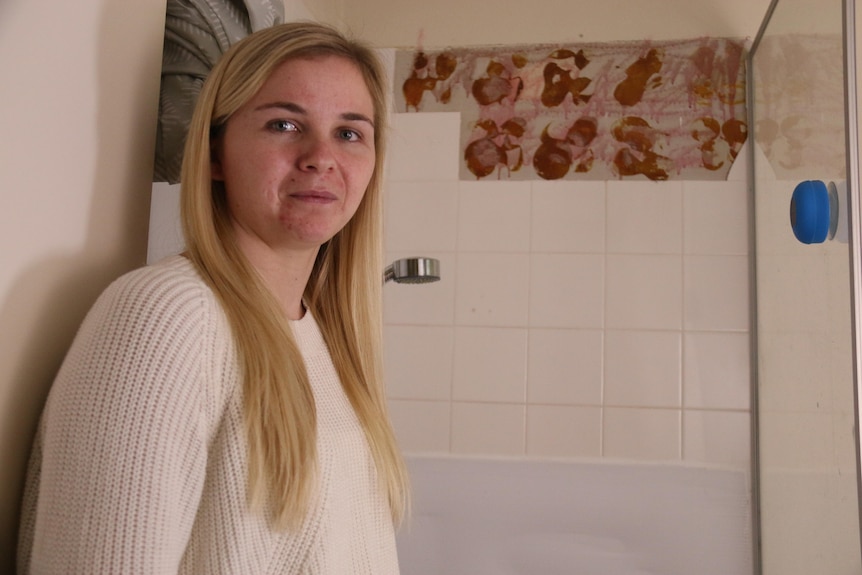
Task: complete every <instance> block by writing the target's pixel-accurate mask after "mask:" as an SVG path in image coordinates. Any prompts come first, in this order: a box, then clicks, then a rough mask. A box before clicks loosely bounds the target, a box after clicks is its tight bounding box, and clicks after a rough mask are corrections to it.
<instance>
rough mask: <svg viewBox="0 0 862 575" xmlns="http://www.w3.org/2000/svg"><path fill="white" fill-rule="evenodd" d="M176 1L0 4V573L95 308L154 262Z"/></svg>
mask: <svg viewBox="0 0 862 575" xmlns="http://www.w3.org/2000/svg"><path fill="white" fill-rule="evenodd" d="M164 1H165V0H147V1H144V2H128V1H127V0H81V1H78V2H50V3H48V4H45V3H40V2H36V3H33V2H27V1H26V0H4V1H3V2H2V4H0V77H2V78H3V80H2V86H3V87H2V89H0V103H2V105H0V126H2V131H0V133H2V134H3V138H2V139H1V140H0V190H2V192H0V193H2V198H3V207H2V209H0V246H2V247H0V326H2V330H0V453H2V457H3V465H0V572H2V573H11V572H13V570H12V569H13V568H12V559H13V557H14V546H15V534H16V531H17V520H18V519H17V515H18V506H19V499H20V490H21V486H22V481H23V472H24V467H25V462H26V458H27V452H28V450H29V446H30V441H31V438H32V435H33V432H34V429H35V425H36V421H37V417H38V414H39V412H40V410H41V407H42V403H43V401H44V398H45V395H46V393H47V390H48V387H49V385H50V382H51V379H52V377H53V375H54V373H55V371H56V369H57V367H58V365H59V362H60V360H61V358H62V355H63V353H64V351H65V349H66V348H67V347H68V345H69V342H70V340H71V338H72V337H73V335H74V332H75V330H76V328H77V325H78V323H79V322H80V320H81V319H82V317H83V315H84V314H85V313H86V310H87V309H88V308H89V306H90V305H91V304H92V302H93V300H94V298H95V297H96V295H97V294H98V292H100V291H101V289H102V288H103V287H104V286H105V285H106V283H107V282H108V281H110V280H111V279H112V278H114V277H115V276H117V275H118V274H119V273H121V272H123V271H124V270H127V269H129V268H132V267H135V266H137V265H140V264H142V263H143V262H144V258H145V255H146V232H147V218H148V211H149V196H150V183H149V182H150V179H151V174H152V157H153V145H154V139H155V120H156V110H157V105H158V82H159V69H160V60H161V48H162V36H163V30H164Z"/></svg>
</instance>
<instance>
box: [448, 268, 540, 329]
mask: <svg viewBox="0 0 862 575" xmlns="http://www.w3.org/2000/svg"><path fill="white" fill-rule="evenodd" d="M456 276H457V278H456V280H457V284H456V285H457V288H456V292H455V293H456V300H455V323H456V324H457V325H476V326H507V327H524V326H526V325H527V307H528V301H529V284H530V256H529V255H528V254H489V253H473V252H470V253H468V252H460V253H459V254H458V269H457V272H456Z"/></svg>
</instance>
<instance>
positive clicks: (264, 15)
mask: <svg viewBox="0 0 862 575" xmlns="http://www.w3.org/2000/svg"><path fill="white" fill-rule="evenodd" d="M283 21H284V5H283V4H282V2H281V0H167V14H166V18H165V45H164V52H163V53H162V81H161V91H160V94H159V120H158V127H157V132H156V160H155V168H154V173H153V181H154V182H169V183H171V184H175V183H177V182H179V181H180V166H181V165H182V160H183V146H184V145H185V139H186V133H187V132H188V126H189V122H190V121H191V116H192V110H193V109H194V105H195V101H196V100H197V97H198V93H200V89H201V86H202V85H203V82H204V79H206V77H207V74H209V71H210V70H211V69H212V67H213V65H215V63H216V61H218V59H219V57H220V56H221V55H222V54H223V53H224V52H225V51H226V50H227V49H228V48H230V47H231V45H233V44H234V43H236V42H237V41H239V40H240V39H242V38H244V37H246V36H248V35H249V34H250V33H252V32H255V31H257V30H260V29H263V28H267V27H269V26H273V25H275V24H280V23H282V22H283Z"/></svg>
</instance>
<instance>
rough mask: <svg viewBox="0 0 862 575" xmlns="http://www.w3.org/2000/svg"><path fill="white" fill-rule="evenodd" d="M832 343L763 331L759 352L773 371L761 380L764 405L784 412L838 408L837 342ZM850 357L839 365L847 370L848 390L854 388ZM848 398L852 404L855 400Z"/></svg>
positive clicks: (814, 336) (810, 336) (812, 336)
mask: <svg viewBox="0 0 862 575" xmlns="http://www.w3.org/2000/svg"><path fill="white" fill-rule="evenodd" d="M848 339H849V338H848ZM830 340H831V338H827V337H824V336H823V335H821V334H817V333H810V332H809V333H787V332H769V331H765V330H763V331H761V332H760V333H759V337H758V353H759V354H760V357H761V358H763V360H764V362H766V363H767V365H768V366H769V372H768V373H766V374H763V376H762V377H760V381H759V384H758V385H759V387H758V395H759V401H760V403H761V405H763V406H769V409H771V410H775V411H784V412H798V411H805V412H812V413H813V412H818V411H824V410H832V409H834V408H835V407H836V406H835V403H834V393H833V389H832V383H833V377H834V374H833V372H832V370H833V369H834V367H835V366H834V363H833V362H836V361H835V360H836V358H834V357H833V355H832V354H833V350H832V347H833V346H834V345H835V343H834V342H833V341H830ZM850 358H851V356H850V355H848V356H847V358H846V359H845V361H843V362H841V361H838V362H836V363H838V365H840V366H841V368H843V370H844V378H843V380H844V381H845V382H846V383H847V385H846V388H847V390H848V391H852V389H853V384H852V373H853V371H852V361H851V359H850ZM838 381H841V379H838ZM839 398H840V395H839ZM841 399H843V398H841ZM847 399H849V401H850V404H852V401H853V399H852V397H850V398H847Z"/></svg>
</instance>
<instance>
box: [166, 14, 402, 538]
mask: <svg viewBox="0 0 862 575" xmlns="http://www.w3.org/2000/svg"><path fill="white" fill-rule="evenodd" d="M320 55H336V56H339V57H343V58H346V59H348V60H350V61H351V62H353V63H354V64H355V65H356V66H357V67H358V68H359V70H360V71H361V72H362V75H363V77H364V79H365V84H366V86H367V88H368V90H369V92H370V94H371V97H372V100H373V102H374V115H375V117H374V122H375V130H374V144H375V150H376V162H375V166H374V171H373V174H372V177H371V181H370V182H369V184H368V189H367V190H366V192H365V195H364V197H363V199H362V202H361V204H360V205H359V208H358V209H357V211H356V214H355V215H354V216H353V218H352V219H351V220H350V221H349V222H348V223H347V225H346V226H345V227H344V228H343V229H342V230H341V231H340V232H338V233H337V234H336V235H335V236H334V237H333V238H332V239H331V240H330V241H329V242H327V243H326V244H324V245H323V246H321V248H320V250H319V252H318V255H317V259H316V261H315V263H314V266H313V269H312V272H311V277H310V278H309V281H308V284H307V286H306V289H305V293H304V302H305V304H306V305H307V306H308V309H309V310H310V311H311V313H312V315H313V316H314V317H315V319H316V320H317V322H318V324H319V325H320V329H321V332H322V334H323V337H324V340H325V341H326V344H327V346H328V348H329V352H330V354H331V356H332V360H333V363H334V364H335V367H336V370H337V372H338V375H339V376H340V378H341V382H342V385H343V387H344V391H345V393H346V395H347V397H348V398H349V400H350V402H351V404H352V406H353V409H354V410H355V412H356V414H357V417H358V419H359V421H360V423H361V425H362V428H363V429H364V431H365V436H366V438H367V441H368V444H369V447H370V449H371V453H372V455H373V458H374V461H375V464H376V467H377V472H378V475H379V477H380V479H381V484H382V485H383V488H384V489H385V491H386V494H387V495H388V498H389V503H390V508H391V511H392V516H393V519H394V520H395V521H396V522H398V521H400V519H401V518H402V517H403V516H404V514H405V512H406V509H407V504H408V487H407V483H408V482H407V473H406V470H405V466H404V462H403V460H402V458H401V455H400V452H399V450H398V448H397V445H396V441H395V437H394V434H393V431H392V428H391V425H390V422H389V418H388V415H387V413H386V400H385V397H384V389H383V383H382V382H383V368H382V363H383V362H382V349H381V348H382V311H381V297H382V270H383V259H382V257H383V249H382V211H383V210H382V189H381V188H382V182H383V161H384V154H385V134H386V132H387V124H388V109H387V104H386V102H387V100H386V94H387V90H386V76H385V73H384V70H383V68H382V66H381V64H380V61H379V60H378V58H377V56H376V54H375V53H374V52H373V51H372V50H371V49H370V48H368V47H367V46H365V45H363V44H361V43H359V42H356V41H352V40H348V39H347V38H345V37H344V36H343V35H341V34H340V33H339V32H337V31H336V30H334V29H332V28H330V27H328V26H324V25H320V24H315V23H308V22H302V23H289V24H282V25H279V26H274V27H272V28H267V29H264V30H261V31H259V32H256V33H254V34H252V35H250V36H248V37H246V38H244V39H243V40H242V41H240V42H238V43H237V44H235V45H234V46H233V47H232V48H231V49H230V50H228V51H227V52H226V53H225V54H224V55H223V56H222V58H221V59H220V60H219V62H218V63H217V65H216V66H215V67H214V68H213V70H212V71H211V72H210V74H209V76H208V78H207V80H206V81H205V83H204V86H203V88H202V90H201V93H200V95H199V96H198V102H197V106H196V108H195V112H194V115H193V117H192V121H191V125H190V128H189V133H188V137H187V140H186V146H185V152H184V154H185V155H184V161H183V168H182V176H181V212H182V222H183V231H184V233H185V237H186V242H187V255H188V257H189V258H190V259H191V261H192V262H194V264H195V265H196V266H197V268H198V269H199V270H200V272H201V274H202V275H203V277H204V278H205V279H206V281H207V282H208V283H209V285H210V287H211V288H212V289H213V291H214V292H215V293H216V295H217V296H218V298H219V300H220V302H221V304H222V306H223V308H224V310H225V312H226V314H227V317H228V319H229V321H230V324H231V328H232V330H233V334H234V338H235V340H236V343H237V348H238V353H239V357H240V365H241V368H242V370H243V378H244V380H243V410H244V419H245V429H246V433H247V437H248V460H249V469H248V479H249V496H250V502H251V504H252V505H253V506H259V505H262V504H263V503H264V502H265V501H266V502H268V503H269V504H270V506H271V507H270V509H271V510H272V513H273V519H274V522H275V526H276V527H277V528H280V529H282V528H292V527H296V526H298V525H299V523H300V522H301V521H302V519H303V518H304V516H305V513H306V512H307V510H308V505H309V500H310V497H311V494H312V490H313V480H314V479H313V478H314V473H315V469H316V461H317V453H316V437H317V432H316V412H315V405H314V396H313V394H312V391H311V386H310V384H309V381H308V375H307V373H306V371H305V366H304V363H303V360H302V357H301V355H300V352H299V350H298V348H297V345H296V342H295V340H294V338H293V335H292V332H291V329H290V326H289V324H288V321H287V319H285V317H284V316H283V313H282V311H281V309H280V308H279V306H278V304H277V303H276V301H275V298H274V297H273V296H272V294H271V293H270V292H269V291H268V289H267V288H266V286H265V285H264V283H263V281H262V279H261V277H260V276H259V275H258V274H257V272H256V271H255V270H254V269H253V268H252V266H251V264H250V263H249V262H248V260H247V259H246V258H245V256H244V255H243V253H242V252H241V251H240V249H239V248H238V247H237V245H236V243H235V241H234V238H233V235H232V228H231V225H230V221H229V218H230V216H229V212H228V207H227V204H226V201H225V193H224V189H223V185H222V184H221V183H220V182H214V181H213V179H212V175H211V154H212V145H213V142H214V140H215V139H216V138H218V137H219V134H220V133H221V131H222V130H223V128H224V126H225V124H226V122H228V121H229V119H230V117H231V115H232V114H233V113H235V112H236V111H237V110H238V109H239V108H240V107H241V106H242V105H244V104H245V103H246V102H248V101H249V100H250V99H251V98H252V97H253V96H254V95H255V94H256V93H257V92H258V91H259V90H260V88H261V86H262V85H263V83H264V82H265V81H266V80H267V79H268V78H269V76H270V75H271V74H272V72H273V70H274V69H275V68H276V67H277V66H279V65H280V64H281V63H283V62H284V61H286V60H288V59H294V58H313V57H316V56H320Z"/></svg>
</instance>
